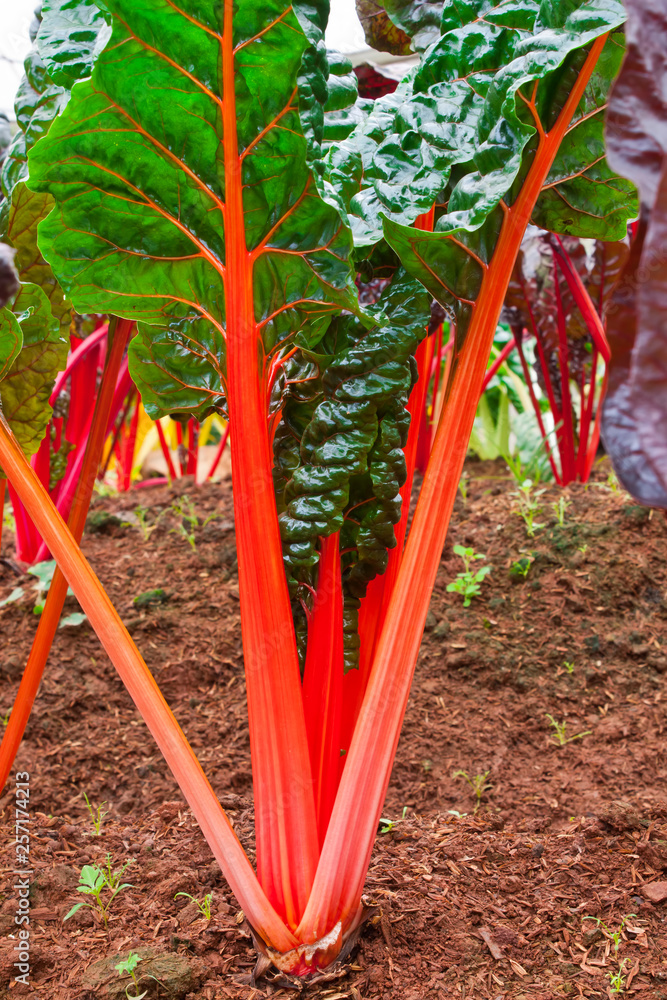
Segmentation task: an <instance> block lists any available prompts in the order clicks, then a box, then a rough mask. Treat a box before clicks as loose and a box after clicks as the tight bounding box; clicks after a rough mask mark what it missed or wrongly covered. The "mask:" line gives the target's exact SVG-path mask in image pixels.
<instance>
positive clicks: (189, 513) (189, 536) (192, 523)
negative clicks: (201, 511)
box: [171, 496, 220, 552]
mask: <svg viewBox="0 0 667 1000" xmlns="http://www.w3.org/2000/svg"><path fill="white" fill-rule="evenodd" d="M171 511H172V513H173V514H175V515H176V517H178V519H179V521H178V525H177V526H176V527H175V528H172V529H171V530H172V533H173V534H176V535H180V536H181V537H182V538H184V539H185V540H186V541H187V543H188V545H189V546H190V548H191V549H192V551H193V552H196V551H197V543H196V541H195V528H205V527H206V525H207V524H209V523H210V522H211V521H214V520H215V519H216V517H219V516H220V515H219V514H218V513H217V512H214V513H213V514H209V516H208V517H207V518H205V520H204V521H200V520H199V518H198V516H197V512H196V510H195V505H194V503H193V502H192V500H191V499H190V497H189V496H182V497H179V498H178V499H177V500H174V501H172V504H171Z"/></svg>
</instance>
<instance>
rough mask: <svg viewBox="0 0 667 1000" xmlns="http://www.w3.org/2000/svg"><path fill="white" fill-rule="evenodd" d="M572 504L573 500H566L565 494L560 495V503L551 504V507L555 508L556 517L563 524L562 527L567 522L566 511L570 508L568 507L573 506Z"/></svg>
mask: <svg viewBox="0 0 667 1000" xmlns="http://www.w3.org/2000/svg"><path fill="white" fill-rule="evenodd" d="M571 506H572V502H571V501H570V500H566V499H565V497H564V496H561V497H559V499H558V503H552V504H551V509H552V510H553V512H554V514H555V515H556V518H557V520H558V523H559V525H560V526H561V528H562V527H563V526H564V524H565V511H566V510H567V509H568V507H571Z"/></svg>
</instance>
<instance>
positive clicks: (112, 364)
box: [0, 319, 133, 789]
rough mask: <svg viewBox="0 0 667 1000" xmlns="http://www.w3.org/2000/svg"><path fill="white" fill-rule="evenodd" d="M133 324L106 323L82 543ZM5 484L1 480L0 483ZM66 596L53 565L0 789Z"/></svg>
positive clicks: (78, 496) (83, 486) (76, 508)
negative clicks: (107, 327) (52, 572)
mask: <svg viewBox="0 0 667 1000" xmlns="http://www.w3.org/2000/svg"><path fill="white" fill-rule="evenodd" d="M132 327H133V323H132V322H131V321H130V320H126V319H120V320H118V319H113V320H112V321H111V323H110V324H109V333H108V341H107V357H106V363H105V366H104V374H103V375H102V382H101V384H100V389H99V392H98V395H97V399H96V401H95V410H94V412H93V419H92V423H91V426H90V431H89V434H88V440H87V441H86V448H85V452H84V456H83V465H82V468H81V475H80V478H79V482H78V484H77V488H76V492H75V494H74V500H73V502H72V507H71V510H70V514H69V517H68V520H67V525H68V527H69V530H70V531H71V533H72V535H73V537H74V538H75V540H76V542H77V543H78V542H80V541H81V537H82V535H83V529H84V527H85V524H86V517H87V516H88V509H89V507H90V500H91V497H92V495H93V486H94V484H95V477H96V475H97V470H98V467H99V464H100V459H101V457H102V451H103V449H104V442H105V440H106V436H107V433H108V425H109V419H110V415H111V408H112V403H113V398H114V392H115V389H116V382H117V380H118V374H119V372H120V369H121V365H122V363H123V355H124V353H125V348H126V347H127V343H128V341H129V339H130V335H131V332H132ZM4 482H5V481H4V480H3V481H2V483H3V486H4ZM66 597H67V580H66V579H65V577H64V576H63V574H62V572H61V571H60V569H59V568H58V567H56V570H55V572H54V574H53V579H52V581H51V586H50V587H49V592H48V594H47V596H46V602H45V604H44V610H43V611H42V614H41V615H40V619H39V624H38V626H37V632H36V634H35V638H34V640H33V644H32V649H31V650H30V656H29V657H28V662H27V664H26V668H25V671H24V672H23V677H22V678H21V683H20V685H19V689H18V693H17V695H16V701H15V702H14V707H13V708H12V712H11V715H10V717H9V722H8V723H7V728H6V729H5V733H4V736H3V738H2V744H0V789H1V788H4V785H5V782H6V781H7V777H8V775H9V772H10V770H11V768H12V765H13V763H14V758H15V757H16V753H17V751H18V748H19V745H20V743H21V740H22V739H23V734H24V732H25V727H26V725H27V724H28V719H29V718H30V713H31V711H32V706H33V704H34V701H35V698H36V696H37V691H38V690H39V685H40V683H41V681H42V676H43V674H44V668H45V667H46V661H47V659H48V657H49V653H50V652H51V646H52V645H53V640H54V638H55V634H56V631H57V629H58V623H59V621H60V615H61V614H62V610H63V605H64V603H65V598H66Z"/></svg>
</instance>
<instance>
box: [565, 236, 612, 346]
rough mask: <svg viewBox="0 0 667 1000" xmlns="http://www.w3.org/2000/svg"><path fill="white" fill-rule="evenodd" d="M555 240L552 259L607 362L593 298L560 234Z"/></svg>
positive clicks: (600, 322)
mask: <svg viewBox="0 0 667 1000" xmlns="http://www.w3.org/2000/svg"><path fill="white" fill-rule="evenodd" d="M556 240H557V242H556V243H555V244H554V243H552V250H553V254H554V259H555V260H556V263H557V264H558V266H559V268H560V270H561V272H562V274H563V277H564V278H565V280H566V282H567V284H568V287H569V289H570V292H571V293H572V297H573V298H574V300H575V302H576V303H577V306H578V307H579V311H580V312H581V315H582V316H583V318H584V322H585V323H586V328H587V329H588V332H589V333H590V335H591V339H592V341H593V343H594V344H595V346H596V347H597V349H598V351H599V352H600V354H601V355H602V357H603V359H604V361H605V364H609V360H610V358H611V351H610V350H609V341H608V340H607V334H606V333H605V329H604V326H603V324H602V320H601V318H600V314H599V313H598V311H597V309H596V308H595V305H594V303H593V300H592V299H591V297H590V295H589V293H588V290H587V288H586V286H585V285H584V283H583V281H582V280H581V275H580V274H579V272H578V271H577V269H576V268H575V266H574V264H573V263H572V261H571V259H570V256H569V254H568V253H567V251H566V250H565V248H564V246H563V244H562V242H561V239H560V236H556ZM556 277H557V276H556Z"/></svg>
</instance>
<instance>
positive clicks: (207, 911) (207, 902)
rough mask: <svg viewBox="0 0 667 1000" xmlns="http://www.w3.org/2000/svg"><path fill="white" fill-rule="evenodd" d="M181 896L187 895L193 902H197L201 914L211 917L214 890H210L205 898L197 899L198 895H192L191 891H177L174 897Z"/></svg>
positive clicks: (207, 918)
mask: <svg viewBox="0 0 667 1000" xmlns="http://www.w3.org/2000/svg"><path fill="white" fill-rule="evenodd" d="M179 896H185V897H186V898H187V899H189V900H190V901H191V902H192V903H196V904H197V908H198V910H199V912H200V913H201V915H202V916H203V917H205V919H206V920H210V919H211V902H212V900H213V893H212V892H208V893H207V894H206V895H205V896H204V898H203V899H197V897H196V896H191V895H190V893H189V892H177V893H176V895H175V896H174V899H178V897H179Z"/></svg>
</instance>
